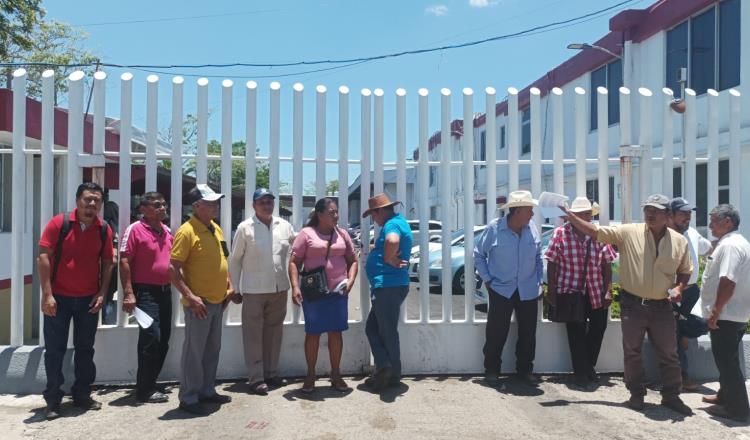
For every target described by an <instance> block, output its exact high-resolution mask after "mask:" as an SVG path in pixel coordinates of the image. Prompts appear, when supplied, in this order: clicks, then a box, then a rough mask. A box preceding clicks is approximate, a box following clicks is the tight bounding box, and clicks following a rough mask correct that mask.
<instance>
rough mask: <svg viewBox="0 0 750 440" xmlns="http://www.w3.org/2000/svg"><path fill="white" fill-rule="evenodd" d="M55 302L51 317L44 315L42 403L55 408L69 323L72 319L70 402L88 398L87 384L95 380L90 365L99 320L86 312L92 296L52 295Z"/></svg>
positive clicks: (96, 315) (63, 380)
mask: <svg viewBox="0 0 750 440" xmlns="http://www.w3.org/2000/svg"><path fill="white" fill-rule="evenodd" d="M54 298H55V301H57V313H56V314H55V316H47V315H45V316H44V368H45V370H46V371H47V388H45V390H44V400H45V401H46V402H47V405H51V406H54V405H59V404H60V402H61V401H62V398H63V396H64V395H65V393H63V391H62V389H61V387H62V385H63V384H64V383H65V377H64V376H63V372H62V368H63V359H64V358H65V352H66V351H67V347H68V333H69V332H70V320H71V319H72V320H73V348H74V350H75V351H74V356H73V363H74V368H73V372H74V374H75V382H73V387H72V388H71V390H70V393H71V395H72V396H73V400H81V399H86V398H88V397H89V395H90V393H91V384H92V383H94V379H96V366H95V365H94V338H95V336H96V326H97V323H98V320H99V317H98V314H96V313H89V308H90V306H89V304H90V303H91V300H92V299H93V298H94V296H93V295H89V296H85V297H70V296H61V295H54Z"/></svg>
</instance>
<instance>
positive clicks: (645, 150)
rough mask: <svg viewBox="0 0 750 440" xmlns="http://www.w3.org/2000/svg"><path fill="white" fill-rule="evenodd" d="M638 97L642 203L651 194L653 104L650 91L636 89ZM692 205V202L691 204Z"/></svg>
mask: <svg viewBox="0 0 750 440" xmlns="http://www.w3.org/2000/svg"><path fill="white" fill-rule="evenodd" d="M638 95H639V100H640V113H641V121H640V127H641V128H640V134H639V140H638V143H639V144H640V145H641V158H640V165H639V167H638V169H639V171H640V175H641V179H640V183H639V189H640V194H641V195H640V200H641V201H644V200H646V198H647V197H648V196H649V195H650V194H651V186H652V181H653V179H652V176H651V170H652V166H651V156H652V154H651V149H652V141H651V109H652V107H653V103H652V101H651V97H652V96H653V93H651V90H649V89H647V88H645V87H640V88H639V89H638ZM693 203H694V202H693Z"/></svg>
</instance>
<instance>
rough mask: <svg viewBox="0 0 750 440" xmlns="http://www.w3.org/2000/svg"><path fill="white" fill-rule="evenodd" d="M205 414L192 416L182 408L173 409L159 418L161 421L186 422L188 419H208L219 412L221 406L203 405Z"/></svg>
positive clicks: (213, 404)
mask: <svg viewBox="0 0 750 440" xmlns="http://www.w3.org/2000/svg"><path fill="white" fill-rule="evenodd" d="M201 405H203V408H204V409H205V411H206V413H205V414H192V413H189V412H187V411H183V410H181V409H180V408H172V409H170V410H169V411H167V412H165V413H164V415H162V416H161V417H159V420H186V419H199V418H201V417H208V416H210V415H211V414H213V413H215V412H218V411H219V409H221V405H219V404H218V403H203V404H201Z"/></svg>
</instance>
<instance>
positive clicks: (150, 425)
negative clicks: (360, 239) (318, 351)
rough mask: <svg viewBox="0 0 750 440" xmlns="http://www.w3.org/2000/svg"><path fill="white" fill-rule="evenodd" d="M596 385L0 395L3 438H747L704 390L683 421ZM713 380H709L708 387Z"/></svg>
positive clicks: (652, 403)
mask: <svg viewBox="0 0 750 440" xmlns="http://www.w3.org/2000/svg"><path fill="white" fill-rule="evenodd" d="M606 379H608V380H605V381H603V384H602V385H600V386H598V387H597V388H581V387H577V386H574V385H571V384H568V379H567V377H564V376H552V377H545V382H544V383H543V384H542V385H541V386H540V387H539V388H538V389H534V388H529V387H526V386H523V385H521V384H520V383H518V382H516V381H515V379H512V378H507V379H503V382H502V386H501V387H500V388H499V389H493V388H488V387H486V386H484V385H483V383H482V381H481V379H480V378H476V377H468V376H465V377H437V378H435V377H429V378H428V377H425V378H422V377H417V378H406V379H404V381H403V382H402V384H401V386H400V387H399V388H394V389H391V390H388V391H385V392H383V393H382V394H373V393H370V392H369V391H367V389H366V388H365V387H364V386H363V383H362V382H363V379H362V378H361V377H358V378H347V380H348V382H349V385H350V386H351V387H352V388H353V390H352V391H351V392H349V393H343V394H342V393H339V392H336V391H334V390H332V389H330V388H329V387H328V381H327V380H322V379H321V380H319V381H318V383H317V386H318V388H316V390H315V392H314V393H313V394H312V395H305V394H303V393H301V392H299V391H298V389H299V387H300V382H299V381H293V382H292V383H290V384H289V385H287V386H285V387H282V388H280V389H277V390H274V391H272V392H271V393H270V394H269V395H268V396H265V397H261V396H255V395H248V394H247V393H246V385H244V384H242V383H238V382H227V383H223V384H220V385H218V386H217V390H218V391H219V392H222V393H226V394H229V395H231V396H232V398H233V401H232V403H230V404H227V405H224V406H223V407H221V408H218V407H215V408H214V409H215V410H216V411H215V412H214V413H212V414H211V415H209V416H206V417H194V416H191V415H189V414H186V413H184V412H182V411H180V410H178V409H177V388H176V386H173V387H170V388H171V389H172V390H173V392H172V393H171V394H170V401H169V403H164V404H150V405H139V404H137V403H136V402H135V400H134V399H133V397H132V396H131V390H130V389H127V388H101V389H99V390H97V392H96V398H97V399H98V400H101V401H102V403H103V404H104V407H103V408H102V410H101V411H93V412H90V413H86V414H83V413H81V412H80V411H78V410H77V409H75V408H74V407H72V405H71V404H70V402H69V401H68V400H67V399H66V401H65V402H64V403H63V407H62V411H63V414H64V416H63V417H61V418H60V419H58V420H54V421H51V422H47V421H44V420H43V414H42V408H43V406H44V402H43V400H42V398H41V396H37V395H34V396H11V395H0V437H1V438H3V439H16V438H39V439H53V438H54V439H91V438H103V439H139V438H143V439H173V438H182V439H185V438H200V439H223V438H232V439H236V438H258V439H281V438H284V439H357V440H363V439H366V438H377V439H382V438H385V437H387V438H393V439H409V440H414V439H456V438H460V439H495V438H507V439H516V438H524V439H556V440H557V439H567V438H576V439H597V438H613V439H649V440H652V439H669V440H675V439H680V438H699V439H746V440H750V427H748V426H747V425H741V424H738V423H733V422H729V423H727V422H725V421H722V420H720V419H713V418H711V417H710V416H709V415H708V414H707V413H705V412H704V411H701V410H700V408H704V407H706V406H707V405H706V404H703V403H701V401H700V398H701V396H702V394H684V395H683V398H684V400H685V402H686V403H687V404H688V405H689V406H690V407H691V408H693V409H694V410H696V411H695V415H694V416H691V417H687V418H685V417H682V416H680V415H679V414H677V413H675V412H673V411H671V410H668V409H666V408H663V407H661V406H659V405H658V403H659V401H660V396H659V394H658V392H655V391H649V394H648V396H647V398H646V402H647V407H646V410H645V411H644V412H642V413H641V412H635V411H632V410H630V409H627V408H625V407H624V406H623V405H622V402H623V401H624V400H625V399H626V398H627V396H628V392H627V390H626V389H625V386H624V384H623V382H622V378H621V377H616V376H613V377H609V378H606ZM716 386H717V384H716V383H708V384H705V386H704V388H703V390H702V392H703V393H705V394H709V393H712V390H715V389H716Z"/></svg>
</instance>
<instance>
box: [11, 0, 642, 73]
mask: <svg viewBox="0 0 750 440" xmlns="http://www.w3.org/2000/svg"><path fill="white" fill-rule="evenodd" d="M634 1H635V0H625V1H621V2H618V3H616V4H614V5H611V6H608V7H606V8H603V9H599V10H597V11H594V12H590V13H587V14H584V15H580V16H577V17H574V18H570V19H567V20H561V21H556V22H553V23H548V24H544V25H540V26H535V27H532V28H529V29H525V30H522V31H518V32H513V33H509V34H504V35H497V36H494V37H489V38H484V39H481V40H474V41H469V42H465V43H457V44H449V45H445V46H438V47H431V48H425V49H412V50H405V51H401V52H394V53H387V54H381V55H375V56H369V57H359V58H345V59H329V60H312V61H295V62H289V63H224V64H116V63H101V65H102V66H104V67H117V68H126V69H163V70H170V69H200V68H228V67H265V68H273V67H294V66H305V65H319V64H347V65H354V63H360V62H368V61H376V60H383V59H387V58H398V57H402V56H407V55H418V54H425V53H431V52H442V51H448V50H454V49H461V48H466V47H471V46H477V45H480V44H485V43H489V42H494V41H500V40H507V39H511V38H518V37H521V36H526V35H534V34H537V33H540V32H542V31H545V30H554V29H557V28H560V27H566V25H572V24H574V23H579V22H585V21H587V19H591V18H595V17H599V16H600V15H602V14H604V13H606V12H609V11H611V10H613V9H617V8H620V7H622V6H624V5H626V4H629V3H633V2H634ZM93 64H94V63H81V64H54V63H0V67H15V66H36V67H86V66H91V65H93ZM298 74H300V73H298ZM288 75H293V74H288ZM276 76H279V75H276ZM256 78H257V77H256Z"/></svg>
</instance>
